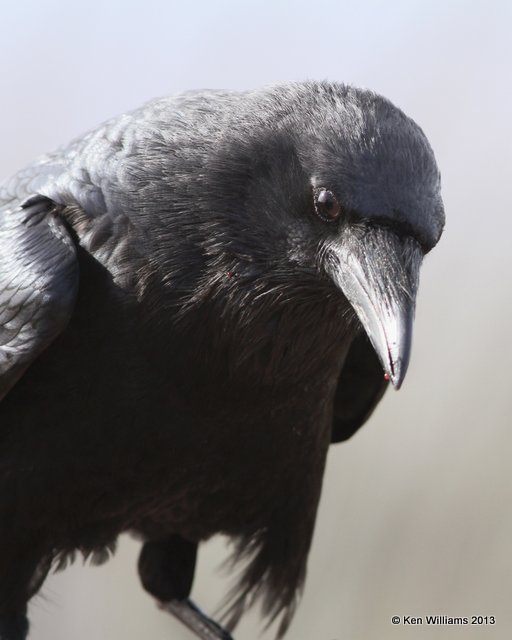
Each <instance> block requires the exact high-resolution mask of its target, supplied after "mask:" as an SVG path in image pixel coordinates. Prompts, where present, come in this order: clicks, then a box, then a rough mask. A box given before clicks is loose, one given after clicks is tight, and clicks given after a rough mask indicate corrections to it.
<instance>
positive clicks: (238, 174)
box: [220, 83, 444, 388]
mask: <svg viewBox="0 0 512 640" xmlns="http://www.w3.org/2000/svg"><path fill="white" fill-rule="evenodd" d="M251 108H252V112H249V113H247V112H246V113H244V114H239V113H237V115H236V116H234V118H233V122H232V124H231V127H230V135H229V136H228V138H227V139H226V140H224V141H221V143H220V148H221V151H222V148H223V145H225V148H226V149H227V153H226V157H227V156H229V158H230V161H229V165H230V171H229V176H230V178H229V179H230V180H231V194H232V197H233V201H232V202H231V206H230V207H229V209H230V210H231V212H232V214H233V215H232V216H231V220H230V234H231V235H230V238H229V245H230V247H232V248H233V252H234V254H236V255H237V257H238V258H239V259H241V260H242V261H250V262H253V264H259V265H265V268H267V269H273V268H278V269H281V271H282V270H283V268H284V265H287V268H288V273H290V269H291V270H295V275H296V277H299V278H300V277H301V275H302V276H304V274H306V273H307V272H308V270H309V272H312V271H313V270H314V271H315V273H316V276H317V277H320V278H321V279H322V280H323V281H325V280H326V279H329V280H330V281H331V282H332V283H334V285H335V287H336V288H337V289H338V290H341V292H342V294H343V296H344V297H345V298H346V300H348V302H349V303H350V305H351V307H352V308H353V310H354V311H355V313H356V314H357V317H358V319H359V321H360V323H361V325H362V326H363V328H364V330H365V331H366V333H367V335H368V337H369V339H370V341H371V343H372V344H373V347H374V349H375V351H376V353H377V355H378V357H379V359H380V361H381V363H382V366H383V368H384V370H385V372H386V374H387V375H388V376H389V378H390V380H391V382H392V383H393V385H394V386H395V387H396V388H398V387H399V386H400V385H401V383H402V381H403V379H404V376H405V373H406V370H407V366H408V361H409V354H410V346H411V333H412V322H413V316H414V307H415V297H416V291H417V287H418V274H419V267H420V265H421V261H422V259H423V256H424V255H425V254H426V253H427V252H428V251H430V249H431V248H432V247H433V246H434V245H435V244H436V243H437V241H438V240H439V237H440V235H441V232H442V229H443V225H444V211H443V203H442V199H441V195H440V176H439V171H438V168H437V165H436V162H435V159H434V154H433V152H432V149H431V147H430V145H429V143H428V141H427V139H426V137H425V135H424V133H423V132H422V130H421V129H420V128H419V127H418V125H416V124H415V123H414V122H413V121H412V120H411V119H410V118H408V117H407V116H405V115H404V113H403V112H402V111H400V110H399V109H397V108H396V107H395V106H393V105H392V104H391V103H390V102H389V101H388V100H386V99H384V98H382V97H380V96H378V95H375V94H374V93H371V92H368V91H362V90H359V89H354V88H350V87H346V86H343V85H336V84H327V83H325V84H300V85H290V86H288V87H278V88H276V89H275V90H271V91H270V92H265V93H264V94H259V95H258V94H255V97H254V102H253V104H252V107H251ZM235 148H236V149H237V152H236V153H234V151H233V150H234V149H235ZM221 165H222V166H223V167H224V169H225V161H224V160H222V161H221ZM222 193H223V196H224V203H226V200H225V193H226V189H225V186H224V188H222ZM235 228H237V229H238V231H235Z"/></svg>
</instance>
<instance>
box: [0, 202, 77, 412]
mask: <svg viewBox="0 0 512 640" xmlns="http://www.w3.org/2000/svg"><path fill="white" fill-rule="evenodd" d="M4 196H5V192H4ZM78 276H79V269H78V262H77V257H76V250H75V246H74V244H73V241H72V239H71V236H70V234H69V233H68V231H67V229H66V227H65V225H64V223H63V222H62V221H61V220H60V219H59V218H58V217H57V215H56V213H55V205H54V203H53V202H52V201H51V200H50V199H48V198H45V197H42V196H33V197H31V198H28V199H26V200H25V201H24V202H20V200H19V199H18V198H13V199H12V200H11V201H7V202H5V200H4V203H3V206H0V400H1V399H2V398H3V397H4V396H5V395H6V394H7V393H8V391H9V390H10V389H11V388H12V387H13V386H14V384H15V383H16V382H17V380H18V379H19V378H20V377H21V375H22V374H23V372H24V371H25V370H26V369H27V367H28V366H29V365H30V364H31V363H32V362H33V360H35V358H37V357H38V356H39V355H40V354H41V353H42V351H44V349H46V347H48V345H49V344H50V343H51V342H52V341H53V340H54V339H55V338H56V337H57V336H58V334H59V333H60V332H61V331H62V330H63V329H64V328H65V327H66V325H67V323H68V321H69V319H70V317H71V314H72V311H73V307H74V302H75V297H76V293H77V290H78Z"/></svg>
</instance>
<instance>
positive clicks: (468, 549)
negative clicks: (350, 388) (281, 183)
mask: <svg viewBox="0 0 512 640" xmlns="http://www.w3.org/2000/svg"><path fill="white" fill-rule="evenodd" d="M511 30H512V3H510V2H508V1H506V0H503V2H500V1H499V0H494V1H491V0H485V1H471V0H460V1H457V0H443V1H435V0H429V1H424V2H419V1H415V0H403V1H396V0H387V1H382V2H380V1H377V0H374V1H364V2H356V1H343V0H338V1H332V2H331V1H327V0H315V1H314V2H311V1H309V2H302V1H301V0H295V1H293V2H292V1H291V0H273V1H272V2H269V1H264V0H259V1H258V2H256V1H248V2H242V1H240V0H238V1H235V0H216V1H210V2H207V1H203V2H189V3H185V2H175V1H172V0H171V1H164V0H144V2H133V1H131V0H123V1H122V2H121V1H117V2H109V1H108V0H89V1H88V2H82V3H66V2H64V0H45V1H44V2H40V0H23V1H21V2H17V3H13V2H4V3H2V37H1V39H0V78H1V84H0V87H1V99H0V140H1V149H2V151H1V153H0V178H6V177H8V176H9V175H10V174H11V173H13V172H14V171H15V170H16V169H18V168H19V167H21V166H23V165H24V164H25V163H27V162H28V161H30V160H32V159H33V158H34V157H35V156H37V155H38V154H40V153H42V152H45V151H48V150H51V149H53V148H54V147H56V146H58V145H59V144H61V143H65V142H67V141H68V140H70V139H71V138H73V137H75V136H77V135H79V134H81V133H82V132H84V131H85V130H87V129H89V128H91V127H93V126H95V125H96V124H98V123H99V122H101V121H102V120H104V119H106V118H108V117H110V116H112V115H115V114H117V113H120V112H122V111H125V110H128V109H131V108H134V107H137V106H138V105H139V104H140V103H142V102H143V101H145V100H147V99H149V98H151V97H154V96H158V95H164V94H171V93H176V92H179V91H183V90H187V89H194V88H225V89H235V90H236V89H246V88H254V87H259V86H262V85H268V84H273V83H279V82H285V81H290V80H303V79H329V80H338V81H344V82H348V83H352V84H355V85H360V86H364V87H369V88H372V89H374V90H376V91H378V92H379V93H382V94H384V95H386V96H387V97H388V98H390V99H391V100H392V101H393V102H395V104H397V105H398V106H400V107H401V108H402V109H404V111H405V112H406V113H407V114H408V115H410V116H412V117H413V118H414V119H415V120H417V122H418V123H419V124H420V125H421V126H422V127H423V129H424V131H425V132H426V134H427V136H428V137H429V139H430V141H431V143H432V146H433V148H434V150H435V152H436V155H437V158H438V162H439V164H440V167H441V171H442V175H443V193H444V200H445V206H446V213H447V226H446V230H445V234H444V236H443V238H442V241H441V243H440V244H439V246H438V247H437V248H436V249H435V250H434V251H433V252H432V253H431V254H430V255H429V256H428V258H427V259H426V262H425V264H424V268H423V271H422V283H421V287H420V295H419V302H418V308H417V322H416V329H415V345H414V351H413V358H412V363H411V367H410V369H409V373H408V377H407V380H406V382H405V384H404V386H403V388H402V390H401V391H400V392H399V393H394V392H392V391H391V392H389V394H388V395H387V397H386V398H385V400H384V401H383V402H382V404H381V406H380V407H379V409H378V411H376V413H375V414H374V416H373V417H372V419H371V421H370V422H369V423H368V424H367V425H366V426H365V427H364V428H363V429H362V430H361V431H360V432H359V433H358V434H357V435H356V436H355V437H354V438H353V439H352V440H350V441H349V442H347V443H346V444H342V445H338V446H336V447H333V448H332V450H331V453H330V456H329V463H328V469H327V473H326V477H325V482H324V490H323V496H322V502H321V508H320V512H319V515H318V521H317V529H316V534H315V539H314V544H313V549H312V552H311V555H310V559H309V575H308V580H307V584H306V589H305V592H304V597H303V600H302V604H301V606H300V607H299V610H298V613H297V615H296V617H295V619H294V622H293V624H292V627H291V628H290V631H289V633H288V635H287V638H290V639H293V640H312V639H313V640H342V639H343V640H374V639H376V638H379V639H381V640H387V639H393V640H394V639H396V638H407V639H415V638H428V639H429V640H433V639H444V638H457V639H459V638H481V639H487V638H493V639H494V638H499V639H505V638H510V637H512V635H511V634H512V606H511V601H512V553H511V552H512V514H511V506H512V500H511V498H512V488H511V480H512V472H511V469H510V459H511V444H512V429H511V426H512V391H511V388H510V387H511V385H510V382H509V380H508V378H507V375H508V374H507V371H508V367H509V366H510V365H511V364H512V347H511V332H512V206H511V202H512V192H511V186H510V185H511V184H512V126H511V118H512V84H511V78H512V69H511V66H512V44H511V42H512V39H511V36H510V34H511ZM138 548H139V545H138V543H136V542H135V541H133V540H131V539H130V538H128V537H124V538H122V539H121V544H120V548H119V551H118V553H117V554H116V556H115V558H114V559H113V560H112V561H111V562H110V563H109V564H107V565H104V566H103V567H101V568H90V567H86V568H83V567H82V566H81V563H80V562H77V563H76V564H75V565H74V566H73V567H72V568H70V569H68V570H67V571H65V572H64V573H60V574H58V575H55V576H53V577H51V578H50V579H48V581H47V582H46V584H45V586H44V589H43V591H42V593H41V595H39V596H38V597H36V598H35V599H34V601H33V602H32V604H31V607H30V610H31V620H32V631H31V635H30V638H31V640H50V639H51V640H70V639H71V638H72V639H73V640H91V638H94V639H95V640H117V639H119V640H121V639H122V640H140V638H148V639H151V640H170V639H171V638H172V639H173V640H187V639H189V640H192V636H191V635H190V633H189V632H188V631H187V630H186V629H184V628H182V627H181V626H180V624H179V623H177V622H175V621H174V620H173V619H171V617H170V616H169V615H168V614H165V613H163V612H160V611H159V610H158V609H157V608H156V606H155V604H154V603H153V601H152V600H151V598H150V597H149V596H148V595H146V594H145V593H144V592H143V591H142V588H141V587H140V586H139V582H138V578H137V575H136V557H137V553H138ZM227 553H228V548H227V547H226V542H225V540H223V539H221V538H218V539H215V540H212V541H211V542H209V543H207V544H205V545H204V546H203V547H202V549H201V552H200V557H199V570H198V573H197V576H196V582H195V586H194V592H193V595H194V596H195V598H196V599H197V601H198V602H199V603H201V605H202V606H203V607H204V608H205V609H206V610H208V611H213V610H214V609H215V607H216V606H217V605H218V603H219V602H220V600H221V599H222V595H223V593H224V592H225V591H226V589H227V587H228V585H229V584H230V579H229V576H227V575H225V574H224V573H223V572H222V571H219V570H218V568H219V565H220V564H221V562H222V560H223V559H224V558H225V557H226V555H227ZM394 615H399V616H403V615H414V616H426V615H445V616H468V617H469V616H472V615H482V616H485V615H488V616H490V615H493V616H495V618H496V624H495V625H494V626H487V627H478V626H465V627H446V626H445V627H442V626H426V625H425V624H424V625H423V626H422V627H411V626H409V627H404V626H402V625H399V626H394V625H392V624H391V617H392V616H394ZM260 632H261V625H260V623H259V620H258V616H257V612H254V613H251V614H250V615H248V616H247V617H246V619H245V620H244V621H243V623H242V624H241V625H240V627H239V628H238V630H237V633H236V638H237V640H252V639H253V638H257V637H260V636H259V634H260ZM261 637H262V639H265V640H266V639H270V638H272V637H273V632H272V630H271V631H270V632H267V633H264V634H263V635H262V636H261Z"/></svg>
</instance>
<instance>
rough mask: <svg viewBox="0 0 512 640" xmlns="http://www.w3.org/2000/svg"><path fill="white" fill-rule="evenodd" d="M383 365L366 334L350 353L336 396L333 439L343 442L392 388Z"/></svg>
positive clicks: (353, 345) (366, 418) (360, 337)
mask: <svg viewBox="0 0 512 640" xmlns="http://www.w3.org/2000/svg"><path fill="white" fill-rule="evenodd" d="M388 384H389V383H388V381H387V380H385V379H384V373H383V371H382V366H381V365H380V363H379V361H378V359H377V355H376V354H375V351H374V349H373V347H372V345H371V344H370V341H369V340H368V338H367V336H366V334H364V333H362V334H361V335H359V336H358V337H357V338H356V339H355V340H354V342H353V343H352V346H351V347H350V350H349V352H348V355H347V358H346V360H345V364H344V365H343V369H342V371H341V374H340V378H339V380H338V388H337V389H336V395H335V397H334V416H333V426H332V438H331V442H343V440H347V439H348V438H350V436H352V435H353V434H354V433H355V432H356V431H357V430H358V429H359V427H361V426H362V425H363V424H364V423H365V422H366V421H367V420H368V418H369V417H370V416H371V414H372V413H373V410H374V409H375V407H376V406H377V404H378V403H379V400H380V399H381V398H382V396H383V395H384V392H385V391H386V389H387V388H388Z"/></svg>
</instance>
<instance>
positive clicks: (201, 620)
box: [139, 535, 232, 640]
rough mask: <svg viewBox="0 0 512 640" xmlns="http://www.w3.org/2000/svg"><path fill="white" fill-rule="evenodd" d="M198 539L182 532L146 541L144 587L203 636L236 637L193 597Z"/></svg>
mask: <svg viewBox="0 0 512 640" xmlns="http://www.w3.org/2000/svg"><path fill="white" fill-rule="evenodd" d="M196 556H197V543H195V542H189V541H188V540H184V539H183V538H181V537H180V536H176V535H173V536H169V537H168V538H165V539H163V540H158V541H150V542H146V543H145V544H144V546H143V547H142V551H141V554H140V557H139V575H140V579H141V581H142V585H143V587H144V588H145V589H146V591H149V593H151V595H153V596H154V597H155V598H157V599H158V600H159V601H160V603H161V605H160V606H161V608H162V609H164V610H165V611H168V612H169V613H172V614H173V615H174V616H175V617H176V618H178V619H179V620H180V621H181V622H182V623H183V624H185V625H186V626H187V627H188V628H189V629H190V630H191V631H193V632H194V633H195V634H196V636H197V637H198V638H201V640H232V637H231V635H230V634H229V633H228V632H227V631H225V630H224V629H223V628H222V627H221V626H220V625H218V624H217V623H216V622H215V621H214V620H211V619H210V618H208V616H206V615H205V614H204V613H203V612H202V611H201V610H200V609H199V608H198V607H197V606H196V605H195V604H194V603H193V602H192V601H191V600H190V599H189V597H188V596H189V594H190V590H191V589H192V582H193V579H194V570H195V566H196Z"/></svg>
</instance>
